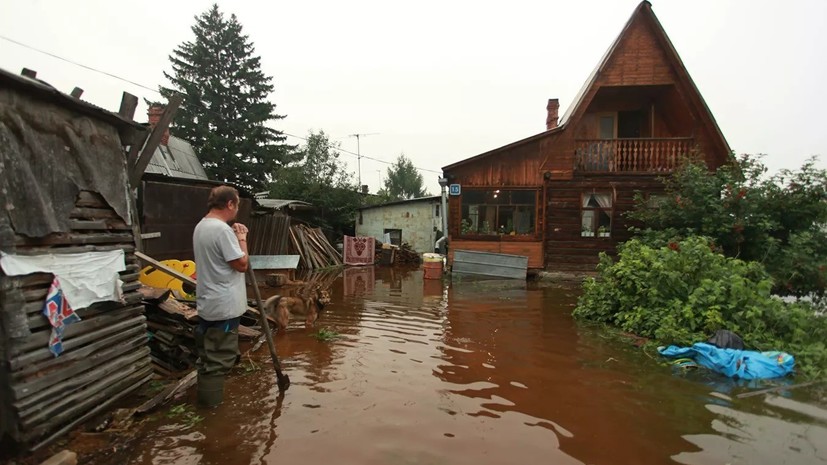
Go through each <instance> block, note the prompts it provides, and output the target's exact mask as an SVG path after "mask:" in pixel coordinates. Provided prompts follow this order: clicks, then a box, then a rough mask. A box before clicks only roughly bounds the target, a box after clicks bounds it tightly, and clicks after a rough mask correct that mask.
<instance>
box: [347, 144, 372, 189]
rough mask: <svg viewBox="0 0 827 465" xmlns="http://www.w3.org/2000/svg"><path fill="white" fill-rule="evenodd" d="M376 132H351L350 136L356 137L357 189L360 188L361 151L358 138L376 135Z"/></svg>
mask: <svg viewBox="0 0 827 465" xmlns="http://www.w3.org/2000/svg"><path fill="white" fill-rule="evenodd" d="M378 134H379V133H378V132H371V133H370V134H351V135H350V137H355V138H356V166H357V167H358V175H359V178H358V179H359V190H361V189H362V151H361V148H360V147H359V138H360V137H363V136H364V137H367V136H376V135H378Z"/></svg>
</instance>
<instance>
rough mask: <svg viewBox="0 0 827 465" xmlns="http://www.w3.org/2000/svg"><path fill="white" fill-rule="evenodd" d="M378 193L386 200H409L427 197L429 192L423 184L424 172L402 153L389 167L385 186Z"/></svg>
mask: <svg viewBox="0 0 827 465" xmlns="http://www.w3.org/2000/svg"><path fill="white" fill-rule="evenodd" d="M378 194H379V196H380V197H381V198H383V199H384V200H407V199H413V198H417V197H425V196H426V195H428V192H427V191H426V190H425V187H424V186H423V180H422V174H420V173H419V171H418V170H417V169H416V167H415V166H414V164H413V162H412V161H411V160H410V159H409V158H408V157H406V156H405V154H404V153H402V154H400V155H399V157H398V158H397V159H396V161H395V162H394V163H393V165H391V166H390V167H388V171H387V173H386V176H385V182H384V187H383V188H382V189H380V191H379V193H378Z"/></svg>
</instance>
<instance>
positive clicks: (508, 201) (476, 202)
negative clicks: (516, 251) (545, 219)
mask: <svg viewBox="0 0 827 465" xmlns="http://www.w3.org/2000/svg"><path fill="white" fill-rule="evenodd" d="M461 204H462V222H461V226H460V227H461V230H460V234H463V235H465V234H480V235H509V236H518V235H529V234H534V232H535V230H536V223H537V191H536V190H505V189H492V190H482V189H466V190H465V191H464V192H463V193H462V197H461Z"/></svg>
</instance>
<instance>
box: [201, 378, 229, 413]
mask: <svg viewBox="0 0 827 465" xmlns="http://www.w3.org/2000/svg"><path fill="white" fill-rule="evenodd" d="M223 400H224V377H223V376H210V375H202V374H199V375H198V403H199V404H201V405H202V406H204V407H216V406H218V405H219V404H221V402H222V401H223Z"/></svg>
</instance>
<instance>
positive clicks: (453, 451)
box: [111, 268, 827, 465]
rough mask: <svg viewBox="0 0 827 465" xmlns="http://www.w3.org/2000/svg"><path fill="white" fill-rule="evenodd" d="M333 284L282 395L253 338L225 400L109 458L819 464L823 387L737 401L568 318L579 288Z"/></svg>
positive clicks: (157, 423) (401, 280)
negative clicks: (250, 356) (325, 335)
mask: <svg viewBox="0 0 827 465" xmlns="http://www.w3.org/2000/svg"><path fill="white" fill-rule="evenodd" d="M331 293H332V297H333V303H332V304H331V305H330V306H329V307H328V308H327V309H326V311H325V312H324V313H323V315H322V317H321V318H320V319H319V321H318V322H317V325H316V328H315V329H316V330H317V329H319V328H321V327H326V328H328V329H330V330H332V331H335V332H337V333H339V335H340V337H339V338H337V339H335V340H333V341H329V342H322V341H319V340H317V339H316V338H314V337H311V335H312V333H313V330H306V329H305V328H304V327H303V325H302V324H301V323H300V322H291V327H290V328H289V329H288V331H287V333H286V334H280V335H278V336H277V338H276V344H277V346H278V351H279V354H280V356H281V357H282V363H283V364H284V367H285V370H286V371H287V372H288V373H289V376H290V378H291V380H292V386H291V387H290V389H289V390H288V391H287V394H286V396H284V397H283V398H279V396H278V395H277V394H278V393H277V389H276V387H275V376H274V373H273V370H272V366H271V365H270V363H269V356H268V352H267V349H266V347H263V348H262V349H260V350H259V351H258V352H257V353H256V354H255V356H254V358H255V360H256V363H257V364H258V366H260V367H261V369H260V370H257V371H256V370H245V369H244V366H245V365H242V366H240V367H238V368H237V369H236V370H235V371H234V374H233V376H232V377H231V378H230V379H229V380H228V384H227V390H226V395H225V397H226V401H225V403H224V404H223V405H222V406H220V407H219V408H217V409H214V410H211V411H206V412H201V411H199V412H198V413H199V414H201V415H203V416H204V419H203V420H202V421H200V422H196V423H195V424H191V422H186V421H184V420H182V419H181V417H180V416H173V417H169V416H168V415H163V414H162V415H156V416H155V418H153V419H151V420H150V421H147V422H145V423H144V424H143V425H142V426H141V431H140V435H139V439H138V440H137V441H135V442H134V443H133V447H132V448H131V449H129V450H127V451H126V452H125V456H124V455H121V454H119V455H118V456H117V457H112V458H111V459H112V460H113V462H112V463H115V462H117V463H133V464H146V465H149V464H153V465H161V464H185V465H187V464H192V465H194V464H205V465H206V464H215V465H218V464H221V465H235V464H239V465H240V464H245V465H246V464H323V463H337V464H351V463H352V464H391V465H393V464H405V465H407V464H481V463H491V464H511V463H514V464H519V463H549V464H612V465H620V464H661V463H681V464H693V465H694V464H698V465H706V464H751V465H757V464H772V465H777V464H796V465H799V464H827V406H825V404H824V391H819V390H817V389H799V390H792V391H787V392H786V393H785V394H784V395H783V396H781V395H766V396H756V397H751V398H747V399H735V398H734V394H735V393H738V392H742V391H744V390H745V389H746V388H745V387H743V386H738V385H736V384H735V383H733V382H731V381H727V380H724V379H721V378H717V377H715V376H710V375H706V374H702V373H694V374H692V375H685V374H681V373H677V372H674V371H673V369H672V368H671V367H670V366H666V365H664V364H663V362H662V360H659V359H658V357H657V356H656V355H655V354H647V353H646V352H644V351H643V350H641V349H639V348H637V347H634V346H632V345H631V344H629V343H628V342H627V341H623V340H619V339H618V338H616V337H612V336H610V335H609V334H608V333H607V332H605V331H602V330H600V329H596V328H590V327H584V326H580V325H578V324H576V323H575V321H574V320H573V319H572V318H571V310H572V308H573V306H574V304H575V302H576V298H577V293H578V291H577V290H576V289H566V288H560V287H540V286H537V285H532V284H526V283H522V282H518V283H515V282H503V281H477V280H469V279H462V280H455V281H453V282H445V283H443V282H441V281H428V280H423V277H422V272H421V271H419V270H392V269H387V268H364V269H347V270H345V271H344V272H343V275H342V276H340V277H338V278H337V279H336V280H335V281H334V282H333V284H332V286H331ZM246 366H250V365H249V364H246ZM190 400H192V398H191V399H190Z"/></svg>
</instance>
